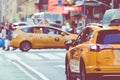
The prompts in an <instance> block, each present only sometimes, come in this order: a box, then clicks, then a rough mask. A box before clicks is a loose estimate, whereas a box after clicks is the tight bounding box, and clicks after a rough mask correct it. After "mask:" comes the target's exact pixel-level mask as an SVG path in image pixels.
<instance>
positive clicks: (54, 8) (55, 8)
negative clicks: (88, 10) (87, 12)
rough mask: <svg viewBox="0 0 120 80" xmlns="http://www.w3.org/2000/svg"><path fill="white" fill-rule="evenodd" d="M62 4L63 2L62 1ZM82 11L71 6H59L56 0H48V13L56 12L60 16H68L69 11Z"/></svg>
mask: <svg viewBox="0 0 120 80" xmlns="http://www.w3.org/2000/svg"><path fill="white" fill-rule="evenodd" d="M62 2H63V3H64V2H65V0H62ZM76 10H82V7H77V6H76V7H72V6H64V5H63V6H59V5H58V0H48V11H49V12H56V13H61V14H68V12H69V11H76Z"/></svg>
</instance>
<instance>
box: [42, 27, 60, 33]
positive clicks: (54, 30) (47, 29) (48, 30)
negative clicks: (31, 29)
mask: <svg viewBox="0 0 120 80" xmlns="http://www.w3.org/2000/svg"><path fill="white" fill-rule="evenodd" d="M43 33H44V34H60V31H59V30H56V29H53V28H48V27H45V28H44V29H43Z"/></svg>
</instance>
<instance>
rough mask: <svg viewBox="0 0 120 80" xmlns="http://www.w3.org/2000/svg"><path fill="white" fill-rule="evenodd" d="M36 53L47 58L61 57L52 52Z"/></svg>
mask: <svg viewBox="0 0 120 80" xmlns="http://www.w3.org/2000/svg"><path fill="white" fill-rule="evenodd" d="M38 55H40V56H43V57H45V58H48V59H62V58H61V57H58V56H56V55H54V54H48V53H44V54H38Z"/></svg>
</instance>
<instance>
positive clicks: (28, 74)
mask: <svg viewBox="0 0 120 80" xmlns="http://www.w3.org/2000/svg"><path fill="white" fill-rule="evenodd" d="M13 64H14V65H16V66H17V67H18V68H19V69H20V70H21V71H22V72H24V73H25V74H26V75H27V76H29V77H30V78H31V79H32V80H38V79H36V78H35V77H33V75H31V74H30V73H28V72H27V71H26V70H25V69H24V68H22V67H21V66H20V65H19V64H17V63H15V62H13Z"/></svg>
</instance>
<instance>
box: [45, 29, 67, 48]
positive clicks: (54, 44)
mask: <svg viewBox="0 0 120 80" xmlns="http://www.w3.org/2000/svg"><path fill="white" fill-rule="evenodd" d="M47 30H48V31H47V33H45V34H46V36H47V41H48V47H50V48H58V47H59V48H62V47H65V45H64V41H65V40H66V38H65V35H62V34H61V31H59V30H57V29H53V28H48V29H47Z"/></svg>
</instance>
